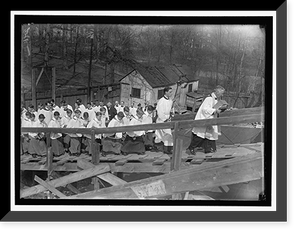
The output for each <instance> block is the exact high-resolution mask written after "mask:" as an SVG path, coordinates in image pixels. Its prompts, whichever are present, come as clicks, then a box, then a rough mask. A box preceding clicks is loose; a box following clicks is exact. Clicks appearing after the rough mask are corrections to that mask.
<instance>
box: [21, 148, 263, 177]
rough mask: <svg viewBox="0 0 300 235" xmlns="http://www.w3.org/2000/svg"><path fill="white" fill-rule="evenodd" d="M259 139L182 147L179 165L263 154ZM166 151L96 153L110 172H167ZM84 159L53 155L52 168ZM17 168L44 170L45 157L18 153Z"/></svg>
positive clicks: (74, 165)
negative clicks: (209, 147) (212, 148)
mask: <svg viewBox="0 0 300 235" xmlns="http://www.w3.org/2000/svg"><path fill="white" fill-rule="evenodd" d="M263 148H264V146H263V143H255V144H243V145H221V146H218V148H217V152H216V153H214V154H204V153H203V151H200V150H198V151H196V155H195V156H193V155H189V154H188V152H187V151H186V150H184V151H182V157H181V167H183V168H186V167H189V166H191V165H199V164H209V163H210V162H218V161H222V160H226V159H230V158H235V157H243V156H246V155H249V154H254V153H258V152H261V153H262V154H263ZM170 157H171V156H170V155H167V154H164V153H162V152H149V151H147V152H146V153H145V154H144V155H138V154H128V155H127V156H123V155H114V154H107V155H106V156H105V157H104V156H102V155H101V154H100V163H99V164H101V163H108V164H109V165H110V167H111V170H112V172H124V173H125V172H126V173H132V172H135V173H139V172H149V173H168V172H170ZM79 159H84V160H86V161H89V162H91V161H92V156H89V155H88V154H81V155H80V156H77V157H75V156H70V155H69V154H67V153H66V154H64V155H62V156H59V157H53V170H54V171H80V170H81V169H80V168H78V166H77V161H78V160H79ZM21 170H34V171H47V170H48V166H47V158H46V157H36V158H33V157H32V156H31V155H22V156H21Z"/></svg>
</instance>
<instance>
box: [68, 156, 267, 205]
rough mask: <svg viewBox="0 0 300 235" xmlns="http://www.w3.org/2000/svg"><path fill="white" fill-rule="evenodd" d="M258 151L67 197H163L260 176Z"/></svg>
mask: <svg viewBox="0 0 300 235" xmlns="http://www.w3.org/2000/svg"><path fill="white" fill-rule="evenodd" d="M261 159H262V157H261V154H253V155H247V156H246V157H243V158H233V159H229V160H224V161H221V162H216V163H212V164H209V165H200V166H195V167H191V168H187V169H181V170H179V171H173V172H170V173H169V174H164V175H160V176H154V177H150V178H146V179H142V180H137V181H134V182H129V183H126V184H124V185H118V186H112V187H108V188H103V189H100V190H97V191H93V192H86V193H82V194H79V195H75V196H71V197H68V199H130V198H131V199H134V198H153V197H164V196H169V195H174V194H178V193H183V192H187V191H195V190H202V191H203V190H206V189H209V188H213V187H219V186H223V185H229V184H236V183H241V182H246V181H251V180H257V179H260V178H261V171H262V163H261Z"/></svg>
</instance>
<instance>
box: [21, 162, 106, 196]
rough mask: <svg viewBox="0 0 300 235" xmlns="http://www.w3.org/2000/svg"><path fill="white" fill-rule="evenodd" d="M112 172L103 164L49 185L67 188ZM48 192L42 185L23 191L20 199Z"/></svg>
mask: <svg viewBox="0 0 300 235" xmlns="http://www.w3.org/2000/svg"><path fill="white" fill-rule="evenodd" d="M109 171H110V167H109V165H108V164H101V165H98V166H94V167H91V168H89V169H86V170H83V171H79V172H76V173H73V174H70V175H66V176H63V177H61V178H59V179H55V180H51V181H50V182H49V183H50V184H51V185H53V186H54V187H59V186H65V185H67V184H70V183H73V182H76V181H79V180H83V179H86V178H90V177H93V176H95V175H99V174H102V173H106V172H109ZM45 190H47V188H45V187H43V186H42V185H36V186H33V187H30V188H27V189H23V190H21V192H20V197H21V198H24V197H28V196H30V195H33V194H37V193H40V192H43V191H45Z"/></svg>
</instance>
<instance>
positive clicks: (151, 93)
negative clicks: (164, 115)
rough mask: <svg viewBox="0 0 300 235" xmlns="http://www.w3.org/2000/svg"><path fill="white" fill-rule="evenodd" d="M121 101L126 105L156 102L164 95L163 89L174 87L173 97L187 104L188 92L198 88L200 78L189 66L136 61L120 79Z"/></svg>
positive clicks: (180, 104) (180, 102) (181, 103)
mask: <svg viewBox="0 0 300 235" xmlns="http://www.w3.org/2000/svg"><path fill="white" fill-rule="evenodd" d="M120 85H121V94H120V101H124V102H125V104H126V105H131V104H132V103H135V104H138V103H141V104H142V106H143V105H144V104H145V103H146V102H149V103H150V104H152V105H153V104H154V103H156V102H157V101H158V100H159V99H160V98H161V97H162V96H163V89H164V88H165V87H167V86H170V87H172V88H173V97H172V98H173V99H174V96H175V93H176V90H177V93H176V94H177V95H176V100H177V104H178V105H179V106H181V107H183V106H185V102H186V93H188V92H191V91H194V90H196V89H197V88H198V80H197V79H195V77H194V75H193V73H192V72H191V70H190V69H189V68H188V67H187V66H183V65H178V64H172V65H166V66H145V65H142V64H138V63H135V65H134V68H133V69H132V71H130V72H129V73H128V74H127V75H125V76H124V77H123V78H122V79H121V80H120Z"/></svg>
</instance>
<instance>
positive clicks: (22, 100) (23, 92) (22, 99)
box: [21, 86, 25, 105]
mask: <svg viewBox="0 0 300 235" xmlns="http://www.w3.org/2000/svg"><path fill="white" fill-rule="evenodd" d="M21 104H24V105H25V87H24V86H23V87H22V89H21Z"/></svg>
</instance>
